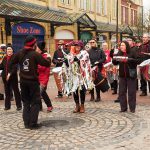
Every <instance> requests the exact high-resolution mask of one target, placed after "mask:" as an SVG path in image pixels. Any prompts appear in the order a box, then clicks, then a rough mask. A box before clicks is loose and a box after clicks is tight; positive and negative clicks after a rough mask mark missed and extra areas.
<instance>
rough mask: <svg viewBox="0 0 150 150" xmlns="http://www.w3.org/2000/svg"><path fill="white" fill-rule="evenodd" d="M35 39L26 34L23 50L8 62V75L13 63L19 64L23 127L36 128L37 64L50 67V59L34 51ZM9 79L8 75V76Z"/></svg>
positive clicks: (38, 104) (38, 107) (38, 90)
mask: <svg viewBox="0 0 150 150" xmlns="http://www.w3.org/2000/svg"><path fill="white" fill-rule="evenodd" d="M35 50H36V39H35V38H34V37H33V36H27V37H26V39H25V44H24V48H23V50H21V51H20V52H18V53H17V54H16V55H15V56H14V58H13V59H12V61H11V63H10V75H11V72H12V68H13V66H14V65H16V64H19V66H20V87H21V96H22V101H23V121H24V126H25V128H28V129H38V128H40V127H41V124H38V123H37V122H38V115H39V110H40V101H41V95H40V86H39V81H38V72H37V70H38V65H41V66H46V67H50V60H49V59H48V58H47V59H45V58H43V57H42V55H41V54H39V53H37V52H36V51H35ZM8 79H9V77H8Z"/></svg>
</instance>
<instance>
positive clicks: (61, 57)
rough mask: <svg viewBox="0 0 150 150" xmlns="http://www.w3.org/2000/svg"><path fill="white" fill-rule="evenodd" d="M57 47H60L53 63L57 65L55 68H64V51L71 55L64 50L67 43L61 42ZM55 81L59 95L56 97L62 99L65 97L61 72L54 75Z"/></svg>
mask: <svg viewBox="0 0 150 150" xmlns="http://www.w3.org/2000/svg"><path fill="white" fill-rule="evenodd" d="M57 45H58V47H57V50H56V51H55V52H54V56H53V59H52V62H53V64H54V65H55V67H62V64H63V61H64V54H63V52H62V49H63V50H64V51H65V53H69V51H68V50H66V49H65V48H64V46H65V43H64V41H63V40H60V41H59V42H58V44H57ZM54 79H55V82H56V86H57V89H58V94H57V96H56V97H57V98H62V97H63V91H62V81H61V78H60V76H59V72H56V73H54Z"/></svg>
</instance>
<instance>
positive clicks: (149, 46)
mask: <svg viewBox="0 0 150 150" xmlns="http://www.w3.org/2000/svg"><path fill="white" fill-rule="evenodd" d="M142 52H145V53H150V41H149V42H148V43H145V44H142V45H141V46H140V47H139V50H138V60H139V63H141V62H143V61H144V60H147V59H150V56H149V55H145V54H143V53H142Z"/></svg>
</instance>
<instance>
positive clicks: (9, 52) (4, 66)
mask: <svg viewBox="0 0 150 150" xmlns="http://www.w3.org/2000/svg"><path fill="white" fill-rule="evenodd" d="M13 57H14V54H13V49H12V47H11V46H8V47H7V49H6V56H5V57H4V58H3V60H2V63H1V64H0V70H3V71H2V74H1V75H2V80H3V83H4V90H5V108H4V110H9V109H10V108H11V99H12V90H13V92H14V95H15V101H16V107H17V110H18V111H19V110H21V109H22V104H21V96H20V91H19V88H18V75H17V65H15V66H14V67H13V69H12V72H11V77H10V79H9V80H8V81H7V75H8V74H9V65H10V61H11V60H12V59H13Z"/></svg>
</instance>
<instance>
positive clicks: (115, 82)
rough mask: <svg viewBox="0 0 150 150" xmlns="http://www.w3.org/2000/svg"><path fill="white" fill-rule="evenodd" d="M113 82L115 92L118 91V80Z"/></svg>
mask: <svg viewBox="0 0 150 150" xmlns="http://www.w3.org/2000/svg"><path fill="white" fill-rule="evenodd" d="M112 84H113V88H114V92H116V93H117V90H118V80H114V81H113V83H112Z"/></svg>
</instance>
